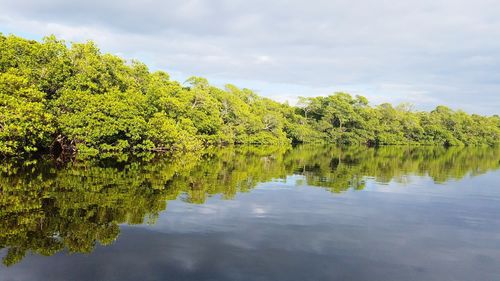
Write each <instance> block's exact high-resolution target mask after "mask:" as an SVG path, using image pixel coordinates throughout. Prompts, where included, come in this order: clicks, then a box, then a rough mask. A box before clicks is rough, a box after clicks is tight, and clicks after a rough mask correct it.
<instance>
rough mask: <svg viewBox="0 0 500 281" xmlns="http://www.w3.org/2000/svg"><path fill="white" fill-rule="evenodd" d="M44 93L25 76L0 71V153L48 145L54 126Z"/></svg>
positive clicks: (9, 153) (35, 148)
mask: <svg viewBox="0 0 500 281" xmlns="http://www.w3.org/2000/svg"><path fill="white" fill-rule="evenodd" d="M44 96H45V94H44V93H42V92H40V91H38V90H37V89H36V88H35V87H34V86H30V85H29V83H28V80H27V79H26V78H23V77H19V76H17V75H13V74H9V73H0V154H6V155H13V154H16V153H18V152H34V151H37V150H39V149H40V148H45V147H48V145H49V144H50V141H51V135H52V134H53V133H54V127H53V116H52V115H51V114H50V113H49V111H48V110H47V108H46V107H45V105H44V103H43V100H44Z"/></svg>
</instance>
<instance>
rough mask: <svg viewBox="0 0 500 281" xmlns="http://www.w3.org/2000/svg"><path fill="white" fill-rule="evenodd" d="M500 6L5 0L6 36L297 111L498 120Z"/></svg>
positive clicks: (343, 0) (355, 0)
mask: <svg viewBox="0 0 500 281" xmlns="http://www.w3.org/2000/svg"><path fill="white" fill-rule="evenodd" d="M499 15H500V1H498V0H475V1H470V0H418V1H417V0H406V1H384V0H328V1H320V0H308V1H297V0H287V1H282V0H274V1H263V0H253V1H244V0H204V1H203V0H164V1H160V0H142V1H129V0H121V1H105V0H99V1H97V0H87V1H67V0H45V1H36V0H15V1H12V0H0V32H2V33H4V34H11V33H12V34H15V35H18V36H22V37H25V38H30V39H41V38H42V37H43V36H46V35H50V34H55V35H56V36H57V37H58V38H60V39H64V40H66V41H68V42H84V41H87V40H93V41H95V42H96V43H97V44H98V46H99V47H100V49H101V50H102V51H103V52H106V53H112V54H115V55H119V56H122V57H124V58H127V59H138V60H141V61H143V62H145V63H146V64H147V65H148V66H149V67H150V69H151V70H164V71H167V72H168V73H170V75H171V77H172V78H173V79H176V80H179V81H181V82H182V81H184V80H185V79H187V78H188V77H190V76H193V75H194V76H202V77H206V78H208V79H209V81H210V82H211V84H213V85H215V86H223V85H224V84H227V83H231V84H234V85H236V86H238V87H241V88H250V89H252V90H254V91H256V92H257V93H259V94H260V95H263V96H266V97H270V98H272V99H275V100H278V101H281V102H284V101H288V102H290V103H291V104H294V103H295V102H296V101H297V98H298V97H299V96H305V97H308V96H319V95H323V96H324V95H328V94H331V93H333V92H338V91H344V92H349V93H351V94H354V95H363V96H366V97H367V98H369V100H370V101H371V103H372V104H373V105H377V104H380V103H383V102H391V103H395V104H398V103H401V102H409V103H412V104H414V106H415V108H416V109H419V110H432V109H433V108H434V107H435V106H437V105H440V104H444V105H447V106H449V107H451V108H453V109H462V110H465V111H466V112H469V113H480V114H486V115H491V114H500V110H499V108H500V16H499Z"/></svg>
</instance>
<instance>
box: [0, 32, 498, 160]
mask: <svg viewBox="0 0 500 281" xmlns="http://www.w3.org/2000/svg"><path fill="white" fill-rule="evenodd" d="M317 142H328V143H337V144H366V145H386V144H423V145H446V146H455V145H472V146H479V145H490V146H491V145H496V144H498V143H499V142H500V117H499V116H498V115H495V116H491V117H485V116H479V115H476V114H472V115H469V114H467V113H465V112H463V111H453V110H451V109H449V108H447V107H444V106H438V107H436V109H435V110H433V111H431V112H419V111H413V110H412V109H411V106H406V105H399V106H392V105H390V104H382V105H379V106H375V107H372V106H370V105H369V103H368V100H367V99H366V98H364V97H362V96H356V97H353V96H351V95H349V94H347V93H335V94H332V95H329V96H326V97H314V98H301V100H300V101H299V103H298V104H297V106H290V105H288V104H283V103H279V102H276V101H273V100H271V99H268V98H264V97H261V96H259V95H257V94H256V93H254V92H253V91H251V90H249V89H240V88H238V87H236V86H234V85H226V87H225V88H224V89H220V88H217V87H214V86H212V85H210V84H209V82H208V81H207V80H206V79H204V78H201V77H191V78H189V79H187V81H185V82H184V83H180V82H177V81H173V80H171V79H170V77H169V75H168V74H167V73H165V72H162V71H156V72H151V71H149V70H148V68H147V66H146V65H145V64H143V63H141V62H138V61H126V60H124V59H122V58H119V57H117V56H114V55H110V54H103V53H101V52H100V50H99V49H98V47H97V46H96V45H95V44H94V43H93V42H90V41H89V42H86V43H73V44H71V45H70V46H69V45H68V44H66V42H64V41H61V40H58V39H57V38H55V37H54V36H50V37H46V38H44V39H43V40H42V41H41V42H38V41H34V40H27V39H23V38H20V37H17V36H13V35H9V36H4V35H2V34H0V154H1V155H16V154H22V153H32V152H36V151H41V150H46V149H49V148H50V147H54V146H55V145H56V146H61V147H66V146H71V147H74V148H75V149H78V150H79V151H84V152H87V153H91V154H97V153H99V152H106V151H113V152H123V151H163V150H185V151H189V150H198V149H200V148H202V147H204V146H207V145H226V144H260V145H262V144H275V145H276V144H280V145H282V144H289V143H317Z"/></svg>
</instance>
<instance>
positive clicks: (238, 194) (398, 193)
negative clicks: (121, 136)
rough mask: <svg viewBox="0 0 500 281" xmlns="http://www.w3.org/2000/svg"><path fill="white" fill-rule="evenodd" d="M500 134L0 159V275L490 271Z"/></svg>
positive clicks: (412, 276)
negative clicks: (441, 141)
mask: <svg viewBox="0 0 500 281" xmlns="http://www.w3.org/2000/svg"><path fill="white" fill-rule="evenodd" d="M499 167H500V150H498V149H491V148H450V149H445V148H436V147H433V148H429V147H382V148H378V149H374V148H364V147H354V148H348V149H346V148H344V149H341V148H335V147H331V146H300V147H296V148H293V149H287V148H276V147H236V148H225V149H214V150H210V151H208V152H207V153H203V154H188V155H182V156H177V157H159V158H155V159H151V160H131V159H127V158H126V157H121V158H118V159H116V158H107V159H99V160H97V159H94V160H82V159H70V161H62V159H38V160H34V161H30V162H24V163H12V162H4V163H3V164H2V171H1V172H0V187H1V193H0V207H1V209H0V248H1V250H0V255H1V256H2V257H3V260H2V262H3V265H1V266H0V280H2V281H3V280H30V281H32V280H440V281H441V280H500V267H498V264H500V215H499V214H500V184H499V183H500V172H499V170H498V168H499Z"/></svg>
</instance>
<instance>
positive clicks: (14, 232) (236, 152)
mask: <svg viewBox="0 0 500 281" xmlns="http://www.w3.org/2000/svg"><path fill="white" fill-rule="evenodd" d="M121 161H122V162H117V161H107V160H102V159H99V158H91V159H90V160H87V161H81V160H73V161H72V162H69V163H65V162H59V161H54V160H52V159H48V160H47V161H44V160H33V161H30V162H27V161H20V163H15V162H12V161H9V162H3V163H0V188H1V190H0V191H1V195H2V196H0V250H1V249H6V250H5V251H4V253H5V256H4V257H3V263H4V264H5V265H11V264H14V263H16V262H18V261H20V260H21V259H22V258H23V257H24V256H25V255H26V253H29V252H32V253H36V254H41V255H52V254H54V253H57V252H59V251H61V250H63V249H66V250H68V251H69V252H72V253H88V252H91V251H92V250H93V249H94V247H95V245H96V244H98V243H99V244H101V245H108V244H110V243H112V242H113V241H115V239H116V238H117V237H118V235H119V233H120V229H119V224H122V223H127V224H140V223H143V222H147V223H155V220H156V218H157V217H158V215H159V213H160V212H161V211H163V210H165V209H166V208H167V202H168V200H173V199H176V198H179V197H180V198H181V199H182V200H185V201H186V202H189V203H195V204H201V203H204V202H205V200H206V199H207V197H209V196H212V195H220V196H221V197H222V198H224V199H231V198H233V197H234V196H236V194H238V193H240V192H249V191H251V190H252V189H253V188H254V187H256V186H257V184H259V183H261V182H267V181H271V180H279V179H282V180H287V181H292V180H295V181H296V182H295V183H296V184H297V185H305V184H307V185H308V186H318V187H321V188H325V189H326V190H329V191H331V192H333V193H340V192H343V191H346V190H349V189H354V190H359V189H363V188H364V187H365V185H366V182H367V181H369V180H370V179H371V180H376V181H378V182H382V183H388V182H390V181H397V182H402V183H406V182H408V181H411V177H409V176H408V175H421V176H429V177H431V178H433V179H434V181H436V182H445V181H447V180H450V179H460V178H462V177H464V176H466V175H478V174H482V173H486V172H488V171H490V170H495V169H498V168H499V167H500V150H499V149H491V148H487V147H452V148H444V147H436V146H433V147H410V146H408V147H397V146H387V147H381V148H367V147H362V146H352V147H349V148H345V149H340V148H338V147H335V146H327V145H320V146H318V145H314V146H298V147H295V148H293V149H287V148H283V147H282V146H280V147H276V146H273V147H269V146H259V147H255V146H237V147H234V146H232V147H228V148H224V149H208V150H205V151H204V153H187V154H182V155H181V157H174V158H166V157H162V158H160V159H153V160H151V161H143V162H137V161H127V160H125V159H121ZM288 175H299V176H298V177H293V178H289V177H288Z"/></svg>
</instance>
